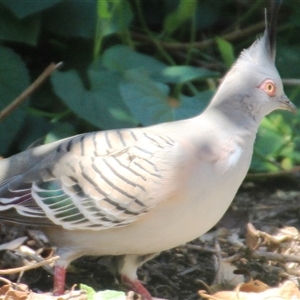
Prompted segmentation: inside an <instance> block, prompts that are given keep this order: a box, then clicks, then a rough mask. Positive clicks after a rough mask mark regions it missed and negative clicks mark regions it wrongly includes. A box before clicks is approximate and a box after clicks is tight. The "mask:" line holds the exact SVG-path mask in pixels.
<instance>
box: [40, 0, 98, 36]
mask: <svg viewBox="0 0 300 300" xmlns="http://www.w3.org/2000/svg"><path fill="white" fill-rule="evenodd" d="M96 21H97V1H96V0H89V1H76V0H65V1H63V2H61V3H59V4H58V5H56V6H55V7H53V8H51V9H48V10H47V11H45V12H44V13H43V23H44V26H45V27H46V28H47V29H48V30H50V31H52V32H53V33H55V34H60V35H63V36H66V37H83V38H94V35H95V28H96Z"/></svg>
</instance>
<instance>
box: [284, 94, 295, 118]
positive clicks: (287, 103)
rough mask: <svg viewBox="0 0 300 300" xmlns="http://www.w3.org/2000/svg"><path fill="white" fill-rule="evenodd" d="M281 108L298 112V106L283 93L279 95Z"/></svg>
mask: <svg viewBox="0 0 300 300" xmlns="http://www.w3.org/2000/svg"><path fill="white" fill-rule="evenodd" d="M279 103H280V106H279V107H280V108H281V109H285V110H289V111H290V112H292V113H294V114H296V113H297V112H298V110H297V107H296V106H295V105H294V104H293V103H292V102H291V101H290V99H289V98H288V97H287V96H286V95H285V94H283V95H282V96H280V97H279Z"/></svg>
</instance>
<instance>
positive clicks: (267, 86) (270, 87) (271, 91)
mask: <svg viewBox="0 0 300 300" xmlns="http://www.w3.org/2000/svg"><path fill="white" fill-rule="evenodd" d="M259 88H260V89H261V90H263V91H264V92H266V93H267V94H268V95H269V96H270V97H272V96H275V94H276V85H275V83H274V81H272V80H270V79H267V80H265V81H264V82H263V83H262V84H261V85H260V87H259Z"/></svg>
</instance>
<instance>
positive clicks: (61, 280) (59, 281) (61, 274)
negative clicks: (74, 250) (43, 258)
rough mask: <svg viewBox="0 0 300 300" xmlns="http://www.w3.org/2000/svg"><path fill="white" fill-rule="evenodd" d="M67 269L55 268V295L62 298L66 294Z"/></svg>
mask: <svg viewBox="0 0 300 300" xmlns="http://www.w3.org/2000/svg"><path fill="white" fill-rule="evenodd" d="M65 280H66V268H64V267H60V266H55V268H54V287H53V295H54V296H60V295H63V294H64V292H65Z"/></svg>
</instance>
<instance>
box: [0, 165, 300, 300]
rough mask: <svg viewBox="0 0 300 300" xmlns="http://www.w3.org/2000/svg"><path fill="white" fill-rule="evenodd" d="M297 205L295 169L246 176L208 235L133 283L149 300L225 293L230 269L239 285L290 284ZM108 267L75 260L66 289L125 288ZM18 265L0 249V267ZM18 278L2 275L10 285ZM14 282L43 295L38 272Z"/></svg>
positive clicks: (4, 235) (190, 299) (48, 281)
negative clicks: (236, 272) (242, 281)
mask: <svg viewBox="0 0 300 300" xmlns="http://www.w3.org/2000/svg"><path fill="white" fill-rule="evenodd" d="M299 200H300V178H299V172H298V169H295V170H293V171H292V172H287V173H281V174H276V175H275V174H274V175H272V174H269V175H251V176H249V177H248V178H247V180H246V181H245V182H244V184H243V185H242V186H241V188H240V190H239V192H238V194H237V196H236V197H235V199H234V201H233V203H232V205H231V207H230V209H229V210H228V211H227V213H226V214H225V215H224V217H223V219H222V220H221V221H220V222H219V223H218V224H217V225H216V226H215V227H214V228H213V229H212V230H211V231H210V232H209V233H208V234H206V235H205V236H203V237H201V238H199V239H196V240H194V241H192V242H191V243H188V244H187V245H181V246H179V247H177V248H175V249H172V250H169V251H165V252H163V253H161V254H160V255H159V256H157V257H156V258H155V259H153V260H151V261H149V262H147V263H146V264H145V265H144V266H143V267H142V268H140V269H139V272H138V276H139V279H141V280H142V282H143V283H144V284H145V285H146V287H147V288H148V289H149V291H150V292H151V294H152V295H153V296H156V297H159V298H166V299H170V300H196V299H200V297H199V295H198V293H197V291H198V290H214V291H215V290H216V289H217V290H218V289H221V290H222V289H232V288H233V287H234V285H235V284H236V279H234V278H233V277H232V271H233V270H234V269H239V270H243V271H242V272H243V273H245V274H246V275H244V276H242V277H243V278H244V279H245V280H246V281H247V280H249V278H250V277H252V278H254V279H259V280H262V281H263V282H264V283H266V284H268V285H270V286H277V285H278V284H279V283H280V282H282V281H284V280H286V279H292V280H294V281H295V282H296V283H298V282H297V277H298V276H299V274H300V270H299V264H298V263H297V262H293V261H292V260H293V259H292V258H290V257H291V255H298V254H299V252H300V251H299V249H300V247H299V241H298V239H299V233H298V230H299V229H300V223H299V213H300V209H299V207H300V205H299V204H300V201H299ZM248 223H251V224H252V225H253V226H250V227H248V228H250V230H252V233H251V234H249V229H248V233H247V229H246V228H247V224H248ZM254 228H255V229H254ZM257 230H260V231H257ZM282 230H283V231H282ZM246 233H247V234H246ZM179 234H180V233H179ZM23 235H26V229H24V228H20V227H14V228H13V229H8V228H7V226H6V225H2V226H1V234H0V239H1V243H4V242H7V241H8V240H13V239H14V238H17V237H18V236H23ZM246 235H247V238H246ZM28 243H29V246H30V241H29V242H27V244H28ZM31 243H32V242H31ZM137 243H138V241H137ZM272 255H273V256H272ZM276 255H277V256H276ZM287 256H288V257H289V258H286V257H287ZM109 262H110V258H109V257H102V258H99V257H84V258H81V259H79V260H77V261H75V262H74V263H73V264H72V265H71V266H70V267H69V269H68V274H67V284H68V285H69V287H71V286H72V285H73V284H75V283H84V284H86V285H89V286H91V287H93V288H94V289H95V290H96V291H99V290H103V289H115V290H121V289H123V290H125V288H124V287H122V286H121V285H120V284H119V281H118V278H117V277H116V276H114V275H113V274H112V272H111V270H110V263H109ZM20 264H21V260H20V259H19V257H18V255H16V254H15V252H14V251H0V268H1V269H5V268H11V267H16V266H19V265H20ZM245 270H246V271H245ZM18 276H19V275H18V274H17V275H9V276H7V278H9V279H10V280H13V281H16V280H17V279H18ZM233 276H235V275H233ZM239 277H241V275H240V276H239ZM20 278H21V279H20V280H21V282H24V283H26V284H28V285H29V286H30V288H31V289H33V290H34V291H36V292H46V291H50V290H51V287H52V282H53V281H52V280H53V278H52V275H51V274H49V273H48V272H47V271H46V270H44V269H43V268H38V269H33V270H30V271H26V272H25V273H24V274H23V275H22V276H21V277H20ZM220 284H222V286H220ZM209 287H210V288H209ZM211 292H212V291H211Z"/></svg>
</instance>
